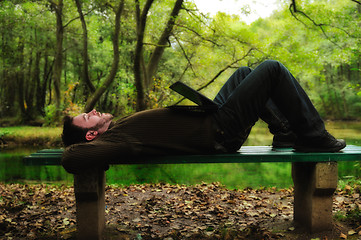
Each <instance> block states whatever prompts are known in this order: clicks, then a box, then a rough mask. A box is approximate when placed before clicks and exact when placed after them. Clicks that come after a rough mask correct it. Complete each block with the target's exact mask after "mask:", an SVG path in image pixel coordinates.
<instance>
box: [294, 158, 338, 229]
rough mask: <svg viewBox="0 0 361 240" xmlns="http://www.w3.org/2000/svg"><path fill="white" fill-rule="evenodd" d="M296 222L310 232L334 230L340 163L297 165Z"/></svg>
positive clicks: (303, 163)
mask: <svg viewBox="0 0 361 240" xmlns="http://www.w3.org/2000/svg"><path fill="white" fill-rule="evenodd" d="M292 178H293V182H294V188H295V192H294V220H295V222H296V223H297V224H300V225H301V226H302V227H305V228H306V229H307V230H308V231H310V232H320V231H326V230H331V229H332V225H333V220H332V200H333V199H332V197H333V193H334V192H335V190H336V187H337V162H322V163H321V162H319V163H314V162H309V163H307V162H295V163H293V164H292Z"/></svg>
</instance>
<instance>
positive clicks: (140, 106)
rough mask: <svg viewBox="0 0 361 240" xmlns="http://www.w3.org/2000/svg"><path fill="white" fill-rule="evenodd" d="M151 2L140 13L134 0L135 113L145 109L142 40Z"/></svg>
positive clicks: (137, 2) (136, 1)
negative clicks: (135, 40) (135, 30)
mask: <svg viewBox="0 0 361 240" xmlns="http://www.w3.org/2000/svg"><path fill="white" fill-rule="evenodd" d="M153 1H154V0H147V2H146V3H145V6H144V8H143V10H142V12H140V7H139V1H138V0H135V14H136V22H137V44H136V47H135V54H134V67H133V70H134V80H135V87H136V90H137V106H136V110H137V111H141V110H144V109H145V108H146V103H145V95H144V82H143V77H144V74H146V73H145V72H143V71H142V62H143V61H144V59H143V40H144V31H145V25H146V22H147V14H148V11H149V9H150V7H151V6H152V4H153ZM142 73H143V74H142Z"/></svg>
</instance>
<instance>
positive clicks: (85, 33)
mask: <svg viewBox="0 0 361 240" xmlns="http://www.w3.org/2000/svg"><path fill="white" fill-rule="evenodd" d="M75 4H76V8H77V10H78V13H79V17H80V21H81V26H82V29H83V50H82V57H83V68H82V75H81V76H82V80H83V82H84V84H85V86H87V88H88V89H89V90H90V92H92V93H94V92H95V87H94V85H93V84H92V82H91V79H90V76H89V55H88V30H87V26H86V22H85V19H84V14H83V11H82V8H81V2H80V1H79V0H75Z"/></svg>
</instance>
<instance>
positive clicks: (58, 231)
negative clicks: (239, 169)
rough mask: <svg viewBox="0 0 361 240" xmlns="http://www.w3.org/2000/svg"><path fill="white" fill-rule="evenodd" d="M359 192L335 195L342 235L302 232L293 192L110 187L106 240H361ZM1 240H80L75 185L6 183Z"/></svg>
mask: <svg viewBox="0 0 361 240" xmlns="http://www.w3.org/2000/svg"><path fill="white" fill-rule="evenodd" d="M359 189H360V188H359V187H358V186H352V187H351V186H346V187H345V189H343V190H341V189H338V190H337V191H336V193H335V196H334V210H333V212H334V216H335V224H334V229H333V230H332V231H329V232H322V233H318V234H307V233H305V232H304V231H303V230H302V229H299V228H297V226H294V224H293V221H292V218H293V190H292V189H244V190H228V189H226V188H224V187H223V186H221V185H220V184H218V183H212V184H200V185H196V186H183V185H169V184H144V185H131V186H128V187H117V186H107V187H106V231H105V234H104V239H132V240H133V239H137V240H138V239H166V240H176V239H302V240H304V239H319V240H326V239H327V240H330V239H359V238H360V235H361V232H360V230H361V226H360V221H359V220H360V219H361V217H360V215H361V211H360V210H359V209H360V202H359ZM0 196H1V197H0V239H75V235H76V227H75V199H74V192H73V188H72V187H71V186H56V185H45V184H3V183H0Z"/></svg>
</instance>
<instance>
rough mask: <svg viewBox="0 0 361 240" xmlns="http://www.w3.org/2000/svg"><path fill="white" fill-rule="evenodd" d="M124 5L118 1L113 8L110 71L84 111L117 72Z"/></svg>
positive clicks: (94, 102) (86, 109) (108, 84)
mask: <svg viewBox="0 0 361 240" xmlns="http://www.w3.org/2000/svg"><path fill="white" fill-rule="evenodd" d="M123 7H124V0H121V1H120V2H119V5H118V6H117V7H116V8H115V9H114V10H115V27H114V35H113V40H112V42H113V63H112V67H111V69H110V73H109V75H108V76H107V78H106V80H105V81H104V83H103V84H102V85H100V87H98V89H97V90H96V91H95V92H94V94H93V95H92V96H91V97H90V98H89V100H88V101H87V103H86V105H85V108H84V111H85V112H89V111H91V110H92V109H93V108H94V106H95V104H96V102H97V101H98V100H99V98H100V97H101V95H102V94H103V93H104V92H105V91H106V90H107V88H108V87H109V86H110V84H111V83H112V82H113V81H114V78H115V75H116V74H117V70H118V67H119V32H120V16H121V14H122V11H123Z"/></svg>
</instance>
